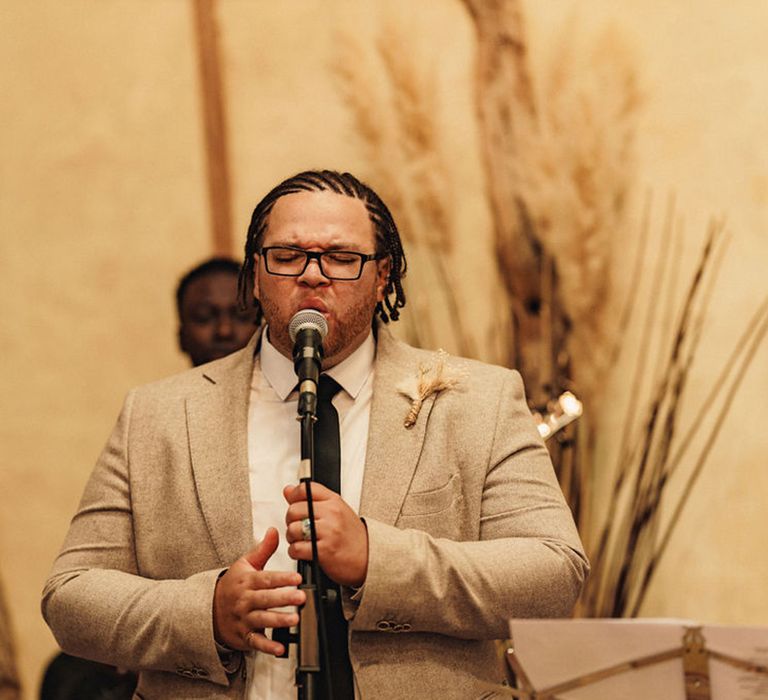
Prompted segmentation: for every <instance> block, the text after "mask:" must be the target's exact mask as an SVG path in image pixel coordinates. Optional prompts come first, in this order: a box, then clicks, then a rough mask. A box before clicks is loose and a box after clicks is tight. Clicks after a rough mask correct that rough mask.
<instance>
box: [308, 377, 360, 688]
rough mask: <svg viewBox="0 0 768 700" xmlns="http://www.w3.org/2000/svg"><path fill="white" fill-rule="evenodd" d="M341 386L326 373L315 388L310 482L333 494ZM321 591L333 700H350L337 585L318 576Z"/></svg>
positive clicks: (323, 683) (337, 481) (324, 678)
mask: <svg viewBox="0 0 768 700" xmlns="http://www.w3.org/2000/svg"><path fill="white" fill-rule="evenodd" d="M339 391H341V387H340V386H339V385H338V384H337V383H336V381H335V380H334V379H332V378H331V377H329V376H328V375H327V374H323V375H320V383H319V385H318V387H317V421H316V422H315V425H314V439H315V465H314V467H315V474H314V480H315V481H317V482H318V483H320V484H323V486H327V487H328V488H329V489H333V490H334V491H336V493H341V476H340V468H341V440H340V439H339V414H338V413H337V412H336V409H335V408H334V407H333V404H332V403H331V400H332V399H333V397H334V396H336V394H338V393H339ZM320 589H321V591H325V590H327V591H329V592H330V598H332V599H333V600H332V601H329V602H328V604H327V605H326V606H325V625H326V633H327V636H328V646H329V656H330V668H331V669H332V677H333V698H334V700H354V697H355V691H354V686H353V681H352V665H351V664H350V662H349V648H348V643H347V621H346V620H345V619H344V613H343V612H342V608H341V591H340V590H339V586H338V584H336V583H334V581H332V580H331V579H330V578H328V577H327V576H326V575H325V573H322V572H321V575H320ZM319 686H320V688H319V689H320V693H319V697H320V698H322V699H323V700H324V699H325V698H327V697H329V693H328V674H327V673H325V671H324V672H323V673H321V674H320V683H319Z"/></svg>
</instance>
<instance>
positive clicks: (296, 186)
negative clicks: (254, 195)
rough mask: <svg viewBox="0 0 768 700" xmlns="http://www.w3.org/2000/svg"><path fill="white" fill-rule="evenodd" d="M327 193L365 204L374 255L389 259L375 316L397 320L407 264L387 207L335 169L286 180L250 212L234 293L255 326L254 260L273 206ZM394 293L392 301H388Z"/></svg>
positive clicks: (258, 315)
mask: <svg viewBox="0 0 768 700" xmlns="http://www.w3.org/2000/svg"><path fill="white" fill-rule="evenodd" d="M328 190H330V191H332V192H336V193H337V194H342V195H346V196H347V197H353V198H355V199H359V200H360V201H362V202H363V204H365V208H366V209H367V210H368V218H369V219H370V220H371V223H372V224H373V228H374V231H375V234H376V254H377V255H380V256H383V257H388V258H389V259H390V261H391V264H390V271H389V278H388V280H387V286H386V287H385V289H384V300H383V301H380V302H379V303H378V304H376V313H377V314H378V315H379V318H380V319H381V320H382V321H383V322H384V323H388V322H389V321H390V319H391V320H392V321H397V319H398V318H399V317H400V312H399V311H398V309H401V308H403V307H404V306H405V292H404V291H403V284H402V278H403V277H405V271H406V269H407V264H406V260H405V253H404V252H403V246H402V243H401V241H400V233H399V232H398V230H397V226H396V225H395V220H394V219H393V218H392V214H390V212H389V209H388V208H387V205H386V204H384V202H383V201H382V200H381V198H380V197H379V195H377V194H376V193H375V192H374V191H373V190H372V189H371V188H370V187H368V185H366V184H364V183H363V182H360V180H358V179H357V178H356V177H355V176H354V175H351V174H350V173H339V172H336V171H335V170H307V171H305V172H302V173H299V174H298V175H294V176H293V177H289V178H288V179H287V180H284V181H283V182H281V183H280V184H279V185H277V186H276V187H274V188H273V189H272V190H271V191H270V192H269V193H268V194H267V195H266V196H265V197H264V199H262V200H261V201H260V202H259V203H258V204H257V205H256V208H255V209H254V210H253V214H252V216H251V223H250V225H249V226H248V237H247V239H246V241H245V260H244V261H243V266H242V268H241V269H240V277H239V279H238V284H237V294H238V299H239V300H240V306H241V307H242V308H243V309H245V308H248V306H249V304H251V305H253V307H254V308H255V309H256V323H259V322H260V321H261V306H260V304H259V301H258V299H256V297H255V296H254V295H253V273H254V262H255V261H254V258H255V256H256V255H257V254H258V252H259V250H260V247H261V243H262V241H263V240H264V232H265V231H266V229H267V220H268V218H269V214H270V212H271V211H272V207H274V206H275V202H277V200H278V199H280V197H284V196H285V195H288V194H295V193H297V192H323V191H328ZM393 294H394V300H392V299H391V298H390V297H391V296H392V295H393Z"/></svg>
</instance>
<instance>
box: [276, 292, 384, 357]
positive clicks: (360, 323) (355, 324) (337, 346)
mask: <svg viewBox="0 0 768 700" xmlns="http://www.w3.org/2000/svg"><path fill="white" fill-rule="evenodd" d="M261 309H262V311H263V313H264V318H265V319H266V321H267V324H268V325H269V342H270V343H272V345H273V346H274V347H275V348H276V349H277V350H278V351H279V352H280V353H281V354H283V355H285V357H288V358H291V357H292V354H293V341H292V340H291V337H290V335H289V333H288V324H289V323H290V320H291V319H290V318H283V314H282V312H281V310H280V309H279V308H278V306H277V304H275V303H274V302H271V301H269V300H266V299H264V300H263V301H261ZM375 310H376V302H375V301H373V302H371V301H370V300H369V299H362V300H360V302H358V303H357V304H356V305H355V306H353V307H352V308H350V309H348V311H347V313H346V314H345V316H344V318H343V319H341V321H340V322H339V321H338V320H336V322H334V321H332V322H331V324H330V329H329V333H328V337H326V339H325V342H324V343H323V355H324V356H325V358H326V359H325V360H324V361H323V369H330V367H332V366H334V365H335V364H338V363H339V362H341V361H342V360H343V359H345V358H346V357H348V356H349V355H350V354H352V352H354V351H355V350H356V349H357V348H358V347H359V345H360V344H362V342H363V341H364V340H365V338H366V337H367V335H368V330H369V329H370V328H371V323H372V321H373V314H374V312H375ZM352 346H353V347H352Z"/></svg>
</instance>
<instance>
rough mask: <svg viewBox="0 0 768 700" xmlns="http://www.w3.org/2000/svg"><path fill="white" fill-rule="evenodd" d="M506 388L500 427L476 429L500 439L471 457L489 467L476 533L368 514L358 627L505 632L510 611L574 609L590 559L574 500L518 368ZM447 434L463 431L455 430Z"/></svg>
mask: <svg viewBox="0 0 768 700" xmlns="http://www.w3.org/2000/svg"><path fill="white" fill-rule="evenodd" d="M497 396H498V403H497V405H496V411H495V418H496V420H495V427H489V428H488V432H487V433H486V435H487V437H485V436H484V435H480V436H478V438H477V440H480V441H482V440H486V441H487V440H492V444H491V446H490V449H487V447H486V449H482V448H481V447H480V446H479V445H478V444H477V443H475V444H476V447H477V449H476V454H477V455H478V459H477V460H475V462H474V463H473V464H471V465H470V468H471V469H473V470H475V469H479V470H484V472H485V476H484V478H483V479H481V487H480V489H479V493H477V494H476V495H475V498H476V500H477V501H479V503H478V506H477V508H476V509H475V510H474V511H472V509H470V511H471V512H475V513H477V515H476V519H477V522H476V523H475V525H476V529H475V532H476V535H475V536H474V537H473V538H467V540H468V541H456V540H454V539H447V538H441V537H436V536H433V535H432V534H430V533H429V531H428V529H429V528H425V529H424V530H422V529H419V528H418V525H417V524H416V525H415V524H414V523H413V521H412V519H410V518H409V519H408V525H409V526H408V527H404V526H403V523H402V518H401V519H399V520H398V521H397V522H396V524H395V526H392V525H387V524H384V523H382V522H379V521H376V520H373V519H369V518H366V524H367V527H368V536H369V562H368V574H367V577H366V581H365V584H364V587H363V588H362V590H361V591H359V592H358V594H357V595H355V596H354V597H353V598H350V597H349V596H345V609H346V611H347V615H348V616H349V617H350V618H351V620H350V627H351V629H352V630H371V631H372V630H377V629H378V630H382V631H403V632H407V631H412V632H432V633H439V634H443V635H449V636H452V637H458V638H463V639H497V638H504V637H506V636H507V635H508V620H509V619H511V618H515V617H561V616H566V615H568V614H569V613H570V611H571V609H572V607H573V605H574V604H575V602H576V600H577V598H578V596H579V594H580V592H581V589H582V586H583V583H584V580H585V578H586V575H587V572H588V568H589V567H588V563H587V560H586V557H585V555H584V552H583V549H582V546H581V542H580V540H579V536H578V533H577V532H576V527H575V525H574V522H573V518H572V516H571V512H570V509H569V508H568V506H567V505H566V503H565V501H564V499H563V496H562V492H561V490H560V487H559V485H558V482H557V479H556V477H555V474H554V470H553V468H552V463H551V461H550V459H549V454H548V452H547V450H546V448H545V447H544V445H543V443H542V441H541V439H540V438H539V435H538V432H537V431H536V428H535V426H534V424H533V421H532V420H531V417H530V413H529V411H528V408H527V406H526V404H525V400H524V394H523V387H522V380H521V379H520V376H519V374H518V373H517V372H505V380H504V382H503V383H502V385H501V389H500V390H499V391H498V395H497ZM435 410H437V409H435ZM464 410H470V411H471V410H472V409H471V402H470V403H469V404H468V405H466V408H465V409H464ZM454 427H455V430H460V429H461V427H460V426H459V425H455V426H454ZM447 434H448V435H450V436H452V437H449V438H448V439H449V440H451V439H454V440H455V438H456V433H455V432H454V433H447ZM459 442H460V441H459ZM449 453H450V452H449ZM483 455H488V458H487V462H486V463H480V462H479V459H482V458H483V457H482V456H483ZM462 459H463V460H464V461H469V462H471V459H472V458H471V457H469V458H467V456H466V455H464V456H463V457H462ZM432 517H433V518H434V517H435V516H434V514H433V515H432ZM445 517H452V513H451V512H450V509H448V510H446V511H445Z"/></svg>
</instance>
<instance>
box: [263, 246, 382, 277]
mask: <svg viewBox="0 0 768 700" xmlns="http://www.w3.org/2000/svg"><path fill="white" fill-rule="evenodd" d="M259 253H260V254H261V255H262V256H263V257H264V265H265V267H266V268H267V272H268V273H269V274H270V275H280V276H282V277H299V276H300V275H303V274H304V270H306V269H307V265H309V261H310V260H317V263H318V265H320V272H321V273H322V274H323V275H324V276H325V277H327V278H328V279H330V280H356V279H360V275H362V274H363V265H365V263H367V262H370V261H371V260H378V259H380V258H382V257H383V256H381V255H376V254H374V255H366V254H365V253H357V252H355V251H353V250H324V251H322V252H320V253H316V252H314V251H311V250H303V249H302V248H291V247H289V246H265V247H264V248H262V249H261V250H260V251H259Z"/></svg>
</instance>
